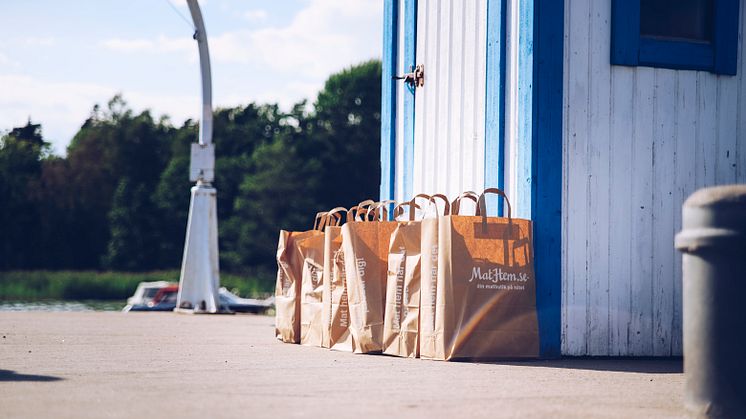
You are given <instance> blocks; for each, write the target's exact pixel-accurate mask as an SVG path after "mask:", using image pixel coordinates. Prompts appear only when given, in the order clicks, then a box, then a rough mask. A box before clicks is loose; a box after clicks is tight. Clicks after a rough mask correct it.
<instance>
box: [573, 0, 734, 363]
mask: <svg viewBox="0 0 746 419" xmlns="http://www.w3.org/2000/svg"><path fill="white" fill-rule="evenodd" d="M743 3H744V2H741V5H742V12H741V31H740V32H741V34H739V66H738V76H735V77H729V76H715V75H713V74H710V73H708V72H695V71H673V70H666V69H652V68H645V67H636V68H631V67H620V66H610V64H609V56H610V52H609V47H610V16H611V0H566V3H565V52H564V53H565V66H564V80H565V86H564V91H565V98H564V121H563V129H564V134H563V137H564V140H563V141H564V157H563V162H564V164H563V166H564V168H563V173H564V175H563V183H564V186H563V201H564V202H563V246H562V247H563V256H562V259H563V268H562V269H563V272H562V316H563V318H562V325H563V326H562V328H563V330H562V352H563V354H566V355H645V356H647V355H656V356H659V355H660V356H665V355H680V354H681V352H682V343H681V339H682V337H681V334H682V332H681V255H680V254H678V253H677V252H676V251H675V250H674V248H673V238H674V234H675V233H676V232H678V231H679V230H680V229H681V204H682V203H683V201H684V200H685V198H686V197H687V196H688V195H689V194H691V193H692V192H694V191H695V190H696V189H698V188H701V187H703V186H708V185H715V184H728V183H735V182H742V183H743V182H746V83H744V82H743V72H744V70H746V66H744V64H746V63H744V59H743V54H741V45H742V42H741V41H740V40H741V39H742V32H743V30H742V29H743V22H744V21H746V16H744V12H743Z"/></svg>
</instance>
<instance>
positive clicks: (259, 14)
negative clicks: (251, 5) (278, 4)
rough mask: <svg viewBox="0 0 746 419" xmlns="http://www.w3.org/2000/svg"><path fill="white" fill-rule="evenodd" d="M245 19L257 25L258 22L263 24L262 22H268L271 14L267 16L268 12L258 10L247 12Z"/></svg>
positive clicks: (244, 15)
mask: <svg viewBox="0 0 746 419" xmlns="http://www.w3.org/2000/svg"><path fill="white" fill-rule="evenodd" d="M243 17H244V18H245V19H246V20H248V21H249V22H252V23H256V22H262V21H265V20H267V17H269V14H267V11H266V10H262V9H256V10H249V11H247V12H245V13H244V14H243Z"/></svg>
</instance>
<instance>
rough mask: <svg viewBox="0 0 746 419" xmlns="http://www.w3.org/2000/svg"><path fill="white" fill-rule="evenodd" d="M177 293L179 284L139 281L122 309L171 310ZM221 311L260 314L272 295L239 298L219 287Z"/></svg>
mask: <svg viewBox="0 0 746 419" xmlns="http://www.w3.org/2000/svg"><path fill="white" fill-rule="evenodd" d="M178 294H179V284H176V283H173V282H166V281H156V282H141V283H140V284H138V286H137V289H136V290H135V293H134V294H133V295H132V297H130V298H128V299H127V305H126V306H125V307H124V308H123V309H122V311H124V312H128V311H173V310H174V309H175V308H176V299H177V296H178ZM218 298H219V299H220V307H221V311H225V312H233V313H254V314H261V313H265V312H266V311H267V310H269V309H270V308H272V307H273V306H274V303H275V299H274V297H269V298H266V299H263V300H260V299H255V298H241V297H239V296H237V295H236V294H234V293H232V292H230V291H228V289H226V288H225V287H221V288H220V290H219V291H218Z"/></svg>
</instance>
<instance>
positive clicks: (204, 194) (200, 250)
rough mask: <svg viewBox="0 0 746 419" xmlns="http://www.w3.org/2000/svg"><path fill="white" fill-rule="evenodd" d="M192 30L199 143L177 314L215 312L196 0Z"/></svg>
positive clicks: (208, 109) (208, 128) (206, 81)
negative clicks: (198, 77) (198, 98)
mask: <svg viewBox="0 0 746 419" xmlns="http://www.w3.org/2000/svg"><path fill="white" fill-rule="evenodd" d="M187 4H188V5H189V12H190V13H191V14H192V21H193V22H194V26H195V28H196V31H195V33H194V39H195V40H196V41H197V46H198V47H199V63H200V72H201V75H202V119H201V121H200V127H199V143H196V144H195V143H193V144H192V156H191V162H190V168H189V179H190V180H191V181H193V182H195V181H196V182H197V183H196V185H195V186H194V187H192V196H191V202H190V204H189V220H188V221H187V233H186V241H185V243H184V255H183V258H182V262H181V276H180V278H179V294H178V297H177V301H176V311H177V312H189V313H217V312H219V311H220V310H221V307H220V299H219V297H218V293H219V287H220V268H219V266H218V260H219V259H218V214H217V191H216V190H215V188H213V187H212V185H211V182H212V181H213V177H214V168H215V151H214V147H213V144H212V78H211V74H210V53H209V50H208V47H207V31H205V24H204V21H203V20H202V13H201V11H200V9H199V4H198V3H197V0H187Z"/></svg>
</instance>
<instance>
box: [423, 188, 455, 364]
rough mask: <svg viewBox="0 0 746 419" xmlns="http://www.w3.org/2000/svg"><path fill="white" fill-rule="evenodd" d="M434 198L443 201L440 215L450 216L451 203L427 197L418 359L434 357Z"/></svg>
mask: <svg viewBox="0 0 746 419" xmlns="http://www.w3.org/2000/svg"><path fill="white" fill-rule="evenodd" d="M436 199H440V200H441V201H443V215H444V216H447V215H449V214H450V210H451V208H450V203H449V202H448V198H446V197H445V195H441V194H435V195H433V196H432V197H431V198H430V204H429V207H428V209H429V208H434V209H435V212H434V214H433V215H432V216H431V215H430V212H429V211H427V210H426V211H425V214H424V216H423V217H424V218H423V219H422V222H421V223H420V252H421V256H420V325H419V340H420V357H422V358H434V357H435V337H436V334H435V326H436V322H435V311H436V310H435V304H436V283H437V279H438V219H439V218H440V216H439V215H438V208H437V205H436V202H437V201H436Z"/></svg>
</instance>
